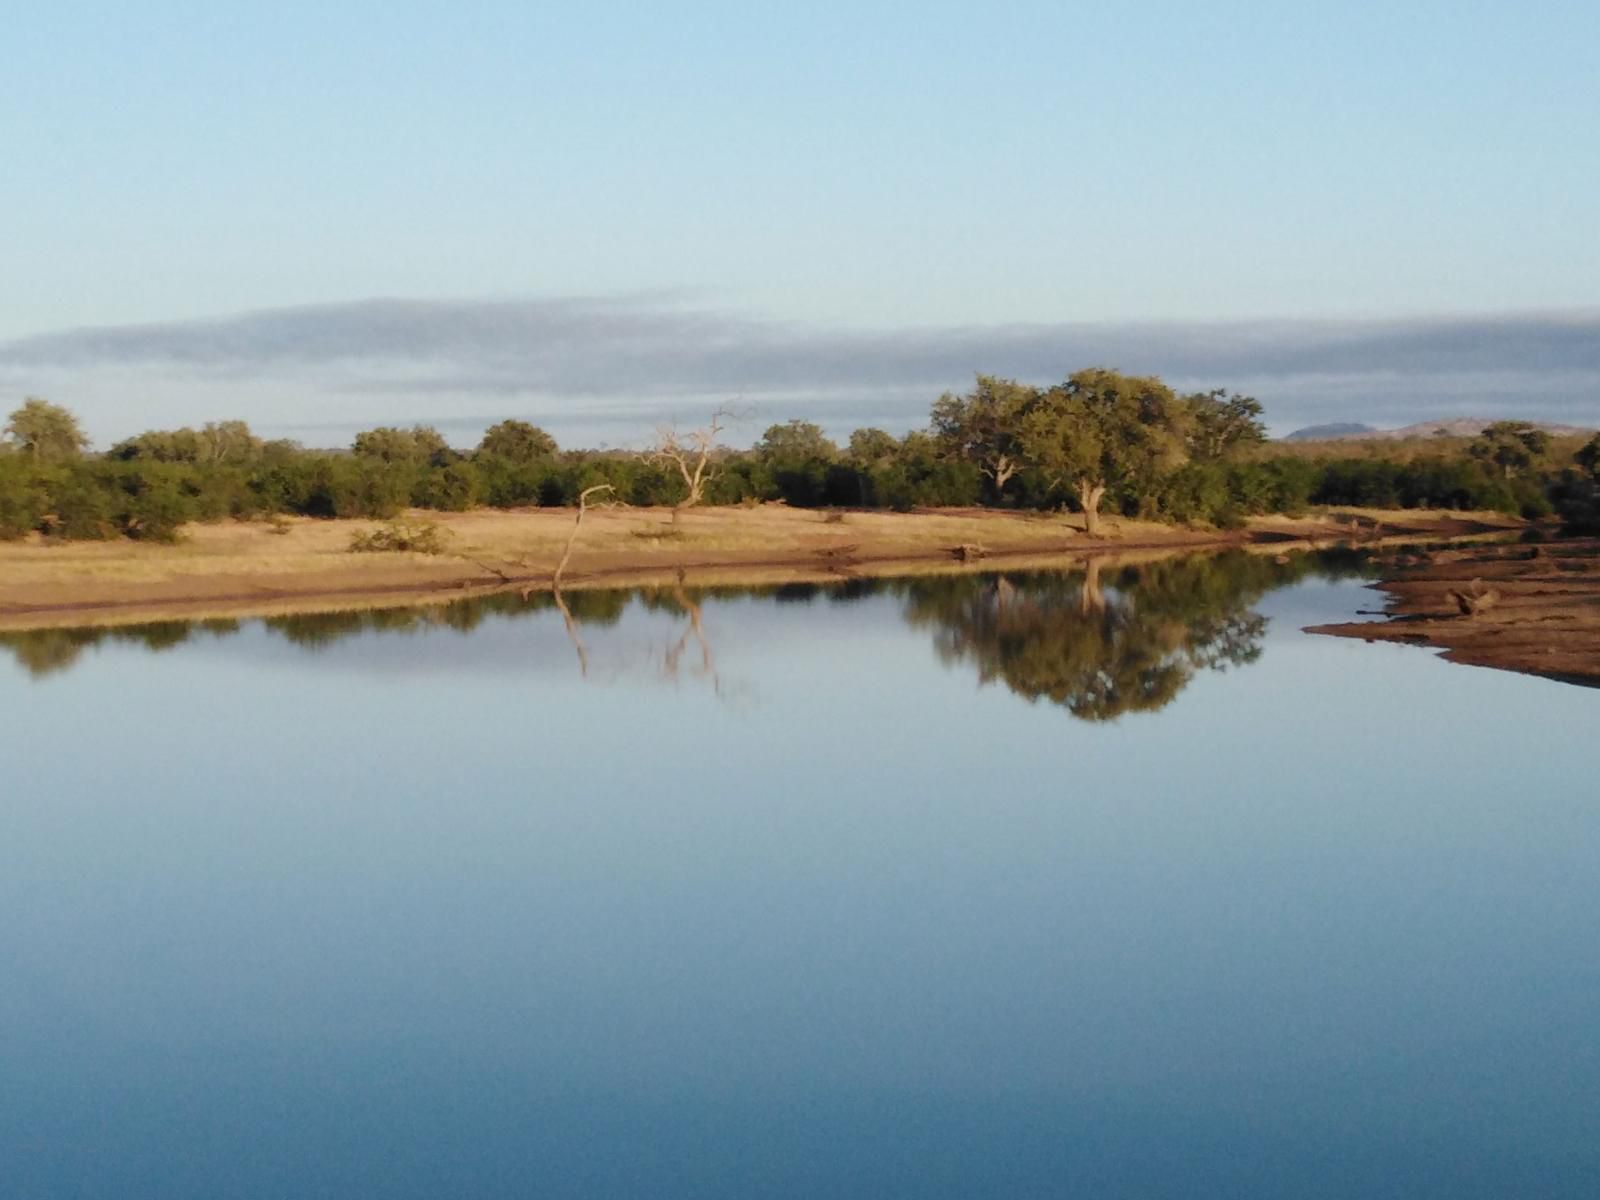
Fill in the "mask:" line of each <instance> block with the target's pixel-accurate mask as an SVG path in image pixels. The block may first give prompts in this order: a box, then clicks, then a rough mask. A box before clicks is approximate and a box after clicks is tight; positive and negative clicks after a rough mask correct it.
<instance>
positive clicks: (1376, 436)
mask: <svg viewBox="0 0 1600 1200" xmlns="http://www.w3.org/2000/svg"><path fill="white" fill-rule="evenodd" d="M1505 419H1507V418H1501V417H1449V418H1446V419H1445V420H1442V421H1418V422H1417V423H1416V424H1415V425H1406V426H1403V427H1402V428H1400V429H1374V428H1372V427H1371V426H1370V425H1355V424H1349V425H1308V426H1307V427H1306V428H1304V429H1296V430H1295V431H1294V432H1293V433H1291V434H1289V435H1288V436H1287V437H1285V438H1284V439H1283V440H1284V441H1286V442H1353V441H1400V440H1401V439H1403V438H1427V437H1468V438H1470V437H1477V436H1478V435H1479V434H1480V433H1482V432H1483V429H1484V426H1486V425H1492V424H1494V422H1495V421H1497V420H1505ZM1529 424H1530V425H1532V426H1533V427H1534V428H1535V429H1542V430H1544V431H1545V432H1546V433H1550V434H1555V435H1557V436H1560V435H1561V434H1568V433H1593V432H1595V430H1594V427H1593V426H1588V427H1586V426H1582V425H1555V424H1552V423H1551V422H1549V421H1530V422H1529Z"/></svg>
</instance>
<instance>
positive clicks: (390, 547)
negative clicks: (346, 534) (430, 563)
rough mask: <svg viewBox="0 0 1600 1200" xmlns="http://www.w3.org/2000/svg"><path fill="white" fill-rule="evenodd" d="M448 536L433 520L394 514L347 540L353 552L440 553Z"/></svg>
mask: <svg viewBox="0 0 1600 1200" xmlns="http://www.w3.org/2000/svg"><path fill="white" fill-rule="evenodd" d="M448 536H449V535H448V534H447V533H446V532H445V531H444V530H443V529H440V528H439V526H437V525H435V524H434V523H433V522H432V521H412V520H408V519H406V518H405V517H396V518H395V519H394V520H392V521H387V522H385V523H384V524H382V525H380V526H378V527H377V528H376V529H369V530H366V531H365V532H363V533H357V534H355V535H354V536H353V537H351V539H350V552H351V553H352V554H384V553H394V554H442V553H444V544H445V540H446V538H447V537H448Z"/></svg>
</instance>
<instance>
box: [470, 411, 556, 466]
mask: <svg viewBox="0 0 1600 1200" xmlns="http://www.w3.org/2000/svg"><path fill="white" fill-rule="evenodd" d="M478 453H479V454H482V455H485V456H487V457H490V458H500V459H504V460H505V461H506V462H510V463H518V464H521V465H527V464H530V463H537V462H545V461H548V460H549V459H552V458H554V457H555V456H556V440H555V438H553V437H551V436H550V435H549V434H548V433H546V432H545V431H544V430H542V429H540V428H539V427H538V426H537V425H530V424H529V423H528V422H526V421H501V422H500V423H499V424H498V425H491V426H490V427H489V428H488V430H486V431H485V433H484V435H483V440H482V441H481V442H479V443H478Z"/></svg>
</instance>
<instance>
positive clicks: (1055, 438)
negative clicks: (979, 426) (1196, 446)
mask: <svg viewBox="0 0 1600 1200" xmlns="http://www.w3.org/2000/svg"><path fill="white" fill-rule="evenodd" d="M1185 417H1186V413H1185V410H1184V405H1183V402H1182V401H1180V400H1179V399H1178V397H1177V396H1176V395H1174V394H1173V391H1172V389H1171V388H1169V387H1168V386H1167V385H1166V384H1164V383H1162V382H1161V380H1159V379H1157V378H1155V377H1154V376H1133V375H1123V374H1120V373H1119V372H1116V371H1110V370H1106V369H1104V368H1101V367H1096V368H1093V369H1090V370H1087V371H1079V372H1077V373H1076V374H1074V375H1072V376H1070V377H1069V378H1068V379H1067V380H1066V382H1065V383H1062V384H1059V385H1058V386H1056V387H1053V388H1051V389H1049V391H1047V392H1045V393H1044V394H1043V395H1042V396H1041V397H1040V398H1039V401H1038V403H1036V404H1034V405H1033V406H1032V407H1031V408H1030V409H1029V411H1028V412H1027V414H1026V415H1025V416H1024V417H1023V421H1022V430H1021V438H1020V439H1019V444H1020V447H1021V450H1022V453H1023V456H1024V458H1025V460H1026V461H1027V463H1028V464H1029V465H1030V466H1033V467H1036V468H1037V469H1038V470H1039V471H1040V472H1041V473H1042V474H1043V475H1044V476H1045V477H1046V478H1047V479H1048V480H1049V481H1050V483H1051V485H1052V487H1062V486H1064V487H1067V488H1069V489H1071V492H1072V494H1073V496H1074V497H1075V498H1076V499H1077V501H1078V506H1079V507H1080V508H1081V509H1082V510H1083V514H1084V527H1085V530H1086V531H1087V532H1088V534H1089V535H1090V536H1091V537H1094V536H1097V535H1098V534H1099V531H1100V504H1101V501H1102V500H1103V499H1104V498H1105V495H1106V492H1107V491H1108V490H1109V489H1112V488H1116V489H1118V490H1119V491H1120V492H1122V493H1123V494H1124V495H1125V496H1127V497H1130V498H1133V499H1136V500H1138V501H1139V502H1140V503H1141V505H1146V504H1153V503H1154V502H1155V499H1156V494H1157V489H1158V487H1159V485H1160V482H1161V479H1162V476H1163V475H1164V474H1166V473H1167V472H1169V471H1171V470H1173V469H1175V468H1176V467H1178V466H1180V465H1181V464H1182V463H1183V460H1184V454H1185V449H1184V432H1185Z"/></svg>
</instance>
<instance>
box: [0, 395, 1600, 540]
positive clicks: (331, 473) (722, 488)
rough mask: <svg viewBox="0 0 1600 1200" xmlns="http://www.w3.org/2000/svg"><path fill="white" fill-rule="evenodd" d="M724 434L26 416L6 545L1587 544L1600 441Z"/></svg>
mask: <svg viewBox="0 0 1600 1200" xmlns="http://www.w3.org/2000/svg"><path fill="white" fill-rule="evenodd" d="M727 419H728V418H727V415H726V414H724V413H719V414H717V415H716V416H714V417H713V418H712V419H711V420H710V422H709V423H708V424H707V425H705V426H702V427H701V428H699V429H695V430H691V431H686V432H680V431H677V430H675V429H666V430H662V431H660V432H659V434H658V436H657V438H656V440H655V442H654V444H653V445H652V446H651V447H649V448H648V449H645V450H642V451H600V450H563V449H561V448H560V447H559V446H558V445H557V444H556V442H555V439H554V438H552V437H551V436H550V435H549V434H548V433H547V432H545V431H544V430H542V429H540V428H538V427H537V426H535V425H532V424H529V423H528V422H525V421H519V420H506V421H502V422H500V423H498V424H496V425H494V426H493V427H491V428H490V429H489V430H488V431H487V432H486V433H485V434H484V435H483V437H482V439H481V440H480V441H479V443H478V444H477V446H475V447H474V448H472V449H470V450H460V449H456V448H454V447H452V446H450V445H449V443H448V442H447V441H446V440H445V438H444V437H443V435H441V434H440V433H439V432H438V430H436V429H433V428H431V427H429V426H424V425H419V426H413V427H411V428H405V429H402V428H391V427H382V428H376V429H371V430H367V431H365V432H363V433H361V434H358V435H357V436H356V438H355V439H354V441H353V442H352V444H351V445H350V447H349V448H348V449H345V450H314V449H307V448H305V447H302V446H300V445H299V444H297V443H295V442H290V441H283V440H279V441H269V440H264V439H262V438H260V437H258V436H256V434H255V433H254V432H253V431H252V430H251V429H250V428H249V426H248V425H247V424H245V423H244V422H243V421H219V422H213V423H208V424H206V425H205V426H203V427H202V428H200V429H192V428H184V429H176V430H153V431H150V432H146V433H142V434H139V435H138V436H136V437H131V438H127V439H125V440H123V441H121V442H118V443H117V444H116V445H114V446H113V447H111V449H109V450H107V451H105V452H102V453H90V452H89V451H88V444H89V443H88V439H87V437H86V436H85V435H84V433H83V431H82V429H81V427H80V426H79V424H78V422H77V420H76V418H75V417H74V416H73V414H72V413H70V412H69V411H67V410H66V409H64V408H61V407H60V406H57V405H54V404H50V403H47V402H46V401H43V400H39V399H29V400H27V401H26V402H25V403H24V404H23V405H22V406H21V407H20V408H18V409H17V410H16V411H15V412H13V413H12V414H11V415H10V418H9V421H8V423H7V424H6V426H5V427H4V432H3V436H0V537H3V538H17V537H22V536H25V535H27V534H29V533H33V532H38V533H41V534H43V535H45V536H47V537H53V538H112V537H129V538H136V539H144V540H154V541H167V540H172V539H173V538H175V537H177V536H178V532H179V530H180V529H181V527H182V526H183V525H184V524H185V523H186V522H189V521H211V520H221V519H225V518H230V517H231V518H258V517H268V516H273V515H279V514H287V515H299V516H307V517H367V518H387V517H392V516H394V515H396V514H398V513H399V512H401V511H402V510H404V509H407V508H421V509H433V510H439V511H463V510H466V509H470V508H475V507H480V506H491V507H496V508H521V507H528V506H561V505H570V504H575V503H576V502H577V498H578V497H579V495H580V494H581V493H583V492H584V491H585V490H586V489H593V488H596V487H598V486H600V485H609V487H610V489H611V490H612V493H613V494H614V495H615V496H616V498H618V499H620V500H622V501H623V502H625V503H629V504H634V505H669V506H693V505H696V504H711V505H726V504H750V503H759V502H763V501H783V502H786V503H788V504H790V505H795V506H799V507H841V508H881V509H893V510H898V511H905V510H909V509H913V508H933V507H968V506H974V505H986V506H994V507H1004V508H1014V509H1031V510H1040V511H1049V510H1057V509H1068V510H1071V511H1075V512H1079V513H1082V514H1083V516H1084V520H1085V524H1086V525H1087V527H1088V530H1089V531H1090V532H1091V533H1092V532H1095V531H1096V530H1097V528H1098V524H1099V521H1100V518H1101V516H1102V514H1108V513H1109V514H1120V515H1124V516H1134V517H1141V518H1146V519H1151V520H1164V521H1171V522H1182V523H1205V524H1210V525H1215V526H1221V527H1231V526H1236V525H1238V524H1239V523H1240V522H1242V521H1243V519H1244V518H1246V517H1248V516H1251V515H1256V514H1262V513H1291V514H1292V513H1296V512H1299V511H1301V510H1303V509H1305V508H1307V507H1309V506H1312V505H1321V504H1336V505H1362V506H1371V507H1407V508H1414V507H1429V508H1454V509H1494V510H1499V511H1504V512H1510V513H1520V514H1522V515H1525V516H1529V517H1539V516H1545V515H1549V514H1550V513H1551V512H1552V511H1558V512H1560V513H1561V514H1562V515H1563V516H1564V517H1565V518H1566V519H1567V520H1568V522H1569V523H1570V524H1573V525H1574V526H1575V527H1594V526H1595V525H1600V498H1597V493H1600V436H1597V437H1596V438H1594V439H1592V440H1591V441H1589V442H1588V443H1587V444H1586V445H1584V446H1582V447H1581V448H1579V449H1577V451H1576V453H1572V452H1570V451H1567V452H1564V453H1563V452H1558V451H1557V448H1556V446H1555V445H1554V443H1553V442H1552V440H1551V439H1550V438H1549V436H1548V435H1546V434H1544V433H1542V432H1541V431H1539V430H1537V429H1535V428H1533V427H1532V426H1530V425H1527V424H1525V423H1521V422H1499V423H1496V424H1494V425H1491V426H1489V427H1488V428H1486V429H1485V430H1484V431H1483V433H1482V434H1481V435H1480V436H1479V437H1478V438H1476V439H1473V440H1471V441H1470V442H1468V443H1465V444H1459V443H1452V444H1449V445H1445V444H1441V445H1440V446H1439V447H1437V448H1435V447H1432V446H1429V447H1427V448H1425V449H1424V450H1423V451H1422V452H1420V453H1418V452H1412V451H1411V450H1407V451H1406V452H1405V453H1403V454H1402V453H1398V452H1396V453H1394V454H1393V455H1392V456H1389V457H1373V456H1372V455H1373V454H1374V453H1376V454H1380V455H1381V454H1383V453H1384V452H1383V451H1381V450H1379V451H1370V450H1369V451H1366V452H1364V453H1363V454H1362V455H1360V456H1354V455H1351V454H1349V453H1339V452H1336V451H1334V450H1332V449H1330V448H1327V447H1323V448H1321V450H1320V451H1319V452H1318V453H1315V454H1309V455H1308V453H1307V452H1306V451H1305V450H1304V449H1303V448H1298V447H1296V448H1290V447H1287V446H1284V445H1283V444H1281V443H1268V442H1267V440H1266V431H1265V426H1264V425H1263V422H1262V409H1261V405H1260V404H1259V403H1258V402H1257V401H1256V400H1254V399H1253V398H1251V397H1248V396H1240V395H1234V394H1230V393H1228V392H1227V391H1223V390H1216V391H1209V392H1201V393H1193V394H1187V395H1184V394H1179V393H1177V392H1175V391H1174V390H1173V389H1172V388H1170V387H1168V386H1167V385H1166V384H1165V383H1163V382H1162V381H1161V380H1160V379H1159V378H1156V377H1154V376H1131V375H1125V374H1122V373H1120V372H1116V371H1110V370H1105V369H1100V368H1096V369H1091V370H1085V371H1079V372H1077V373H1075V374H1073V375H1071V376H1069V377H1068V378H1067V379H1066V380H1064V381H1062V382H1061V383H1059V384H1055V385H1051V386H1036V385H1030V384H1023V383H1018V382H1016V381H1015V380H1009V379H1002V378H999V377H997V376H989V375H980V376H978V377H977V379H976V381H975V382H974V385H973V386H972V387H971V388H970V389H968V390H967V391H965V392H961V393H947V394H945V395H943V396H941V397H940V398H939V399H938V400H937V401H936V402H935V403H934V404H933V406H932V409H931V412H930V420H929V423H928V425H927V427H926V428H924V429H920V430H915V431H913V432H911V433H908V434H906V435H904V436H902V437H896V436H894V435H892V434H890V433H887V432H885V431H884V430H881V429H859V430H857V431H855V432H854V433H852V434H851V435H850V437H849V439H848V441H847V442H846V443H845V444H844V445H842V446H841V445H839V444H837V443H836V442H834V441H832V440H831V439H829V438H828V437H827V436H825V434H824V432H823V430H822V429H821V428H820V427H819V426H817V425H815V424H812V423H810V422H806V421H788V422H784V423H780V424H775V425H772V426H770V427H769V428H768V429H767V430H766V431H765V432H764V433H763V434H762V436H761V437H760V439H759V440H757V441H756V443H755V445H754V446H753V447H751V448H750V449H748V450H738V449H730V448H728V447H726V446H723V445H721V444H720V442H719V440H718V439H719V435H720V434H721V433H722V432H723V430H724V427H725V423H726V421H727Z"/></svg>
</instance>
